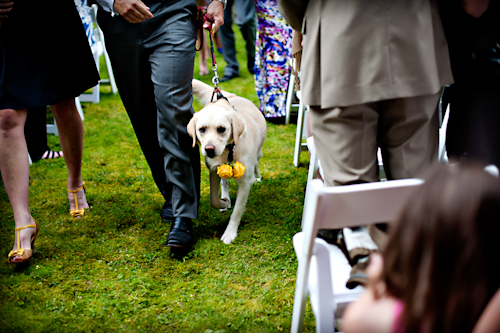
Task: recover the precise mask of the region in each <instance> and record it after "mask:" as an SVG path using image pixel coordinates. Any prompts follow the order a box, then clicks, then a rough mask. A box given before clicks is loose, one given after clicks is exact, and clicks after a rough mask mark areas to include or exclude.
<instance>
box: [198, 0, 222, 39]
mask: <svg viewBox="0 0 500 333" xmlns="http://www.w3.org/2000/svg"><path fill="white" fill-rule="evenodd" d="M205 17H206V20H205V22H204V23H203V28H205V29H209V28H211V29H212V31H213V33H214V34H215V33H216V32H217V30H219V27H220V26H221V25H223V24H224V5H223V4H222V3H221V2H219V1H212V2H211V3H210V4H209V5H208V7H207V13H206V14H205Z"/></svg>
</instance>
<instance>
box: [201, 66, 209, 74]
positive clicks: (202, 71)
mask: <svg viewBox="0 0 500 333" xmlns="http://www.w3.org/2000/svg"><path fill="white" fill-rule="evenodd" d="M208 74H209V72H208V67H204V68H202V67H200V76H203V75H208Z"/></svg>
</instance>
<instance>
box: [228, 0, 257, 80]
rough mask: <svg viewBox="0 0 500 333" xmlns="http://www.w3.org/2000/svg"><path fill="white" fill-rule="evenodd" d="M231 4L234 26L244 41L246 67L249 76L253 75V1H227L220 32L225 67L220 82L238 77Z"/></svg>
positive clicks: (238, 66) (254, 21)
mask: <svg viewBox="0 0 500 333" xmlns="http://www.w3.org/2000/svg"><path fill="white" fill-rule="evenodd" d="M233 4H234V6H235V7H236V24H237V25H238V27H239V28H240V31H241V34H242V35H243V39H244V40H245V43H246V44H245V45H246V53H247V67H248V71H249V72H250V74H254V73H255V70H254V66H255V40H256V33H257V22H256V20H257V18H256V12H255V3H254V0H228V1H227V8H226V10H224V22H225V23H226V24H224V25H223V26H222V27H221V28H220V30H219V34H220V39H221V42H222V49H223V52H224V53H223V54H222V55H223V57H224V61H226V63H227V65H226V67H224V76H223V77H221V79H220V81H221V82H226V81H229V80H231V79H233V78H235V77H238V76H240V65H239V64H238V60H236V47H235V45H234V32H233V27H232V24H233V10H232V9H233Z"/></svg>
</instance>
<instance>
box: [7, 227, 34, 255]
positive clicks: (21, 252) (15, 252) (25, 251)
mask: <svg viewBox="0 0 500 333" xmlns="http://www.w3.org/2000/svg"><path fill="white" fill-rule="evenodd" d="M33 222H35V220H33ZM25 228H35V233H34V234H33V235H32V236H31V249H24V248H23V247H21V230H23V229H25ZM15 230H16V231H17V250H13V251H10V252H9V259H8V260H9V263H10V264H20V263H22V262H26V261H29V260H31V258H32V257H33V250H34V249H35V240H36V235H37V234H38V224H37V223H36V222H35V224H29V225H25V226H24V227H20V228H16V229H15ZM13 257H20V258H21V260H11V259H12V258H13Z"/></svg>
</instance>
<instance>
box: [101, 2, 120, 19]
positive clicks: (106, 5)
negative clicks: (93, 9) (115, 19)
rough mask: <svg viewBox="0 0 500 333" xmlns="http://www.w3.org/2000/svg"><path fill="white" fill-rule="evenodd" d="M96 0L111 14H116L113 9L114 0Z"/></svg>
mask: <svg viewBox="0 0 500 333" xmlns="http://www.w3.org/2000/svg"><path fill="white" fill-rule="evenodd" d="M96 2H97V3H98V4H100V5H101V7H102V8H103V9H104V10H105V11H107V12H110V13H111V16H115V15H118V13H117V12H115V10H114V9H113V5H114V3H115V0H96Z"/></svg>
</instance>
